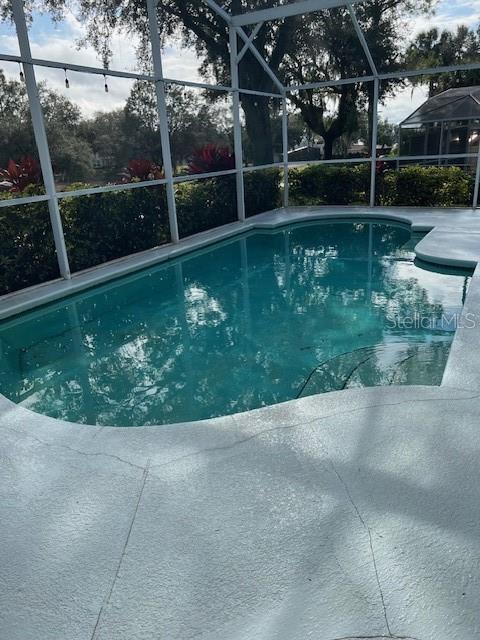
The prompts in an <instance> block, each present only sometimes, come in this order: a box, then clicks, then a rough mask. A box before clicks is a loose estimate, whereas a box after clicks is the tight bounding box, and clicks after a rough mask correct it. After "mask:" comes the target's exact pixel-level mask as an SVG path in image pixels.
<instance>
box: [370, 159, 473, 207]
mask: <svg viewBox="0 0 480 640" xmlns="http://www.w3.org/2000/svg"><path fill="white" fill-rule="evenodd" d="M474 183H475V180H474V177H473V176H472V175H471V174H470V173H468V172H467V171H464V170H462V169H460V168H459V167H418V166H411V167H403V168H402V169H399V170H387V171H385V173H383V174H381V175H379V176H378V178H377V203H378V204H381V205H385V206H406V207H409V206H410V207H455V206H471V204H472V201H473V189H474Z"/></svg>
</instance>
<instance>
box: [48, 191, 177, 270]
mask: <svg viewBox="0 0 480 640" xmlns="http://www.w3.org/2000/svg"><path fill="white" fill-rule="evenodd" d="M73 187H74V188H82V187H85V185H73ZM59 203H60V212H61V215H62V222H63V230H64V235H65V242H66V245H67V252H68V258H69V262H70V268H71V270H72V271H80V270H82V269H86V268H88V267H92V266H95V265H98V264H101V263H103V262H107V261H109V260H114V259H115V258H121V257H124V256H128V255H130V254H132V253H137V252H138V251H144V250H146V249H151V248H152V247H156V246H158V245H161V244H164V243H166V242H169V240H170V232H169V225H168V212H167V201H166V194H165V187H164V186H163V185H160V186H152V187H139V188H138V189H128V190H125V191H111V192H106V193H96V194H93V195H88V196H76V197H72V198H62V199H61V200H60V201H59Z"/></svg>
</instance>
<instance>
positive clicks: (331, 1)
mask: <svg viewBox="0 0 480 640" xmlns="http://www.w3.org/2000/svg"><path fill="white" fill-rule="evenodd" d="M11 1H12V9H13V20H14V23H15V27H16V32H17V38H18V43H19V51H20V55H8V54H0V60H1V61H8V62H16V63H19V64H21V65H22V67H23V72H24V78H25V85H26V90H27V95H28V99H29V105H30V112H31V118H32V126H33V132H34V137H35V142H36V146H37V149H38V156H39V160H40V166H41V170H42V174H43V181H44V186H45V195H38V196H31V197H27V198H25V197H23V198H22V197H19V198H12V199H7V200H0V207H10V206H18V205H22V204H28V203H31V202H42V201H46V202H47V203H48V208H49V213H50V221H51V227H52V231H53V239H54V244H55V250H56V255H57V260H58V265H59V271H60V275H61V276H62V277H63V278H64V279H70V278H71V272H70V266H69V260H68V255H67V249H66V244H65V238H64V233H63V226H62V219H61V215H60V209H59V204H58V201H59V199H61V198H64V197H69V198H72V197H80V196H85V195H91V194H95V193H102V192H109V191H120V190H127V189H137V188H142V187H152V186H155V185H165V188H166V194H167V206H168V218H169V228H170V238H171V242H172V243H174V244H176V243H178V242H179V240H180V238H179V232H178V220H177V212H176V202H175V185H176V184H178V183H180V182H185V181H196V180H202V179H205V178H216V177H220V176H226V175H233V174H235V176H236V187H237V189H236V193H237V218H238V220H239V221H240V222H244V221H245V196H244V180H243V175H244V173H245V172H249V171H262V170H265V169H270V168H278V169H279V170H281V169H283V182H284V190H283V205H284V206H285V207H288V205H289V193H288V191H289V190H288V172H289V167H291V166H295V167H297V166H299V165H311V164H345V163H352V164H365V163H369V164H370V167H371V172H370V203H369V204H370V207H375V193H376V192H375V186H376V185H375V181H376V162H377V157H376V147H377V137H378V136H377V132H378V97H379V87H380V82H381V81H382V80H388V79H393V78H411V77H415V76H422V75H432V74H437V73H449V72H455V71H466V70H471V69H480V62H478V63H470V64H463V65H451V66H443V67H432V68H428V69H425V68H422V69H414V70H401V71H396V72H390V73H379V71H378V69H377V66H376V64H375V61H374V59H373V57H372V54H371V52H370V50H369V47H368V44H367V41H366V39H365V36H364V34H363V32H362V29H361V26H360V24H359V22H358V20H357V17H356V14H355V10H354V4H355V3H356V2H359V1H360V0H348V1H345V0H297V1H296V2H291V3H287V4H282V5H277V6H274V7H271V8H268V9H262V10H258V11H250V12H246V13H242V14H237V15H232V14H230V13H228V12H227V11H226V10H225V9H223V8H222V7H221V6H220V5H219V4H218V3H217V2H216V1H215V0H199V2H204V3H205V4H206V5H207V6H208V7H209V8H210V9H211V10H212V11H213V12H215V13H216V14H218V15H219V16H220V17H221V18H222V19H223V20H224V21H225V23H226V24H227V26H228V29H229V48H230V76H231V84H230V86H224V85H218V84H217V85H214V84H207V83H202V82H190V81H186V80H176V79H172V78H167V77H164V74H163V66H162V52H161V41H160V35H159V30H158V24H157V4H158V1H159V0H145V1H146V4H147V10H148V18H149V35H150V43H151V48H152V61H153V74H142V73H132V72H127V71H119V70H112V69H107V68H101V67H91V66H83V65H77V64H71V63H66V62H57V61H52V60H43V59H37V58H33V57H32V53H31V49H30V41H29V35H28V29H27V20H26V15H25V10H24V4H23V0H11ZM160 1H161V0H160ZM335 7H346V8H347V10H348V12H349V14H350V17H351V20H352V23H353V26H354V28H355V31H356V34H357V36H358V38H359V41H360V44H361V46H362V49H363V51H364V53H365V56H366V59H367V61H368V64H369V67H370V71H371V73H370V74H368V75H363V76H357V77H354V78H341V79H338V80H325V81H321V82H312V83H308V84H303V85H289V86H284V85H283V84H282V83H281V82H280V80H279V78H278V77H277V76H276V75H275V74H274V73H273V71H272V70H271V69H270V67H269V66H268V63H267V62H266V61H265V60H264V58H263V57H262V56H261V54H260V53H259V51H258V49H257V48H256V47H255V37H256V35H257V34H258V32H259V30H260V28H261V27H262V26H263V24H264V23H265V22H267V21H268V22H269V21H272V20H281V19H283V18H288V17H290V16H295V15H303V14H307V13H312V12H315V11H321V10H322V9H331V8H335ZM244 27H251V31H250V34H247V33H246V31H245V30H244ZM239 40H240V41H241V42H242V48H241V50H240V51H239V50H238V41H239ZM247 51H250V52H251V54H252V55H253V56H254V57H255V58H256V60H257V61H258V63H259V64H260V65H261V67H262V68H263V70H264V71H265V73H266V74H267V75H268V76H269V77H270V79H271V81H272V84H273V85H274V86H275V87H276V88H277V90H278V92H277V93H275V92H271V93H269V92H264V91H256V90H251V89H242V88H241V87H240V86H239V73H238V68H239V63H240V61H241V60H242V58H243V56H244V55H245V53H246V52H247ZM34 67H47V68H58V69H64V70H68V71H78V72H84V73H88V74H94V75H101V76H104V77H120V78H127V79H134V80H144V81H149V82H152V83H154V84H155V90H156V97H157V111H158V122H159V132H160V140H161V148H162V157H163V168H164V175H165V178H162V179H157V180H148V181H142V182H135V183H126V184H120V185H116V184H111V185H106V186H99V187H91V188H87V189H78V190H75V191H57V188H56V185H55V180H54V174H53V168H52V164H51V160H50V150H49V145H48V140H47V135H46V130H45V123H44V119H43V113H42V107H41V104H40V99H39V94H38V88H37V81H36V77H35V70H34ZM358 82H373V86H374V106H373V114H372V117H373V122H372V135H371V141H370V149H371V150H372V151H371V154H370V156H369V157H367V158H344V159H337V158H336V159H332V160H315V161H311V160H310V161H309V160H306V161H302V162H298V161H295V162H289V159H288V111H287V100H288V94H289V93H291V92H293V91H299V90H305V89H322V88H324V89H325V88H328V87H333V86H339V85H342V84H350V83H358ZM168 85H179V86H184V87H192V88H198V89H207V90H210V91H220V92H225V93H229V94H231V95H232V102H233V140H234V156H235V168H234V169H230V170H227V171H216V172H211V173H203V174H194V175H188V176H174V173H173V166H172V156H171V150H170V135H169V125H168V114H167V104H166V86H168ZM241 93H245V94H253V95H258V96H264V97H268V98H276V99H280V100H281V103H282V162H276V163H273V164H268V165H258V166H244V163H243V146H242V129H241V127H242V123H241V116H240V94H241ZM459 158H463V159H465V158H474V159H476V171H475V186H474V193H473V201H472V207H473V208H476V207H477V205H478V201H479V187H480V146H479V151H478V153H474V154H472V153H470V154H441V155H422V156H399V157H396V158H395V160H398V161H402V160H408V161H416V160H418V161H420V160H448V159H459Z"/></svg>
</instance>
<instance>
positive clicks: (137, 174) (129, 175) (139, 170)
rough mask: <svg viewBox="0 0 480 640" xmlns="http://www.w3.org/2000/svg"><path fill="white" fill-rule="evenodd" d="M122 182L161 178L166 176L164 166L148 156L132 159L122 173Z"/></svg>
mask: <svg viewBox="0 0 480 640" xmlns="http://www.w3.org/2000/svg"><path fill="white" fill-rule="evenodd" d="M121 176H122V182H136V181H138V182H144V181H146V180H161V179H162V178H164V177H165V174H164V173H163V169H162V167H160V166H159V165H157V164H155V162H152V161H151V160H147V159H146V158H136V159H134V160H130V162H129V163H128V165H127V166H126V167H125V169H124V170H123V171H122V173H121Z"/></svg>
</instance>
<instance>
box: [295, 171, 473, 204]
mask: <svg viewBox="0 0 480 640" xmlns="http://www.w3.org/2000/svg"><path fill="white" fill-rule="evenodd" d="M289 187H290V204H292V205H326V204H332V205H334V204H340V205H342V204H343V205H348V204H351V205H355V204H367V203H368V201H369V193H370V164H363V165H355V166H352V165H336V166H332V165H313V166H306V167H302V168H299V169H290V171H289ZM473 188H474V177H473V176H472V175H471V174H470V173H468V172H467V171H464V170H462V169H460V168H458V167H419V166H410V167H403V168H401V169H399V170H395V169H387V170H386V171H384V172H381V173H380V172H379V173H377V189H376V191H377V193H376V202H377V204H380V205H383V206H405V207H455V206H471V204H472V200H473Z"/></svg>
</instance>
